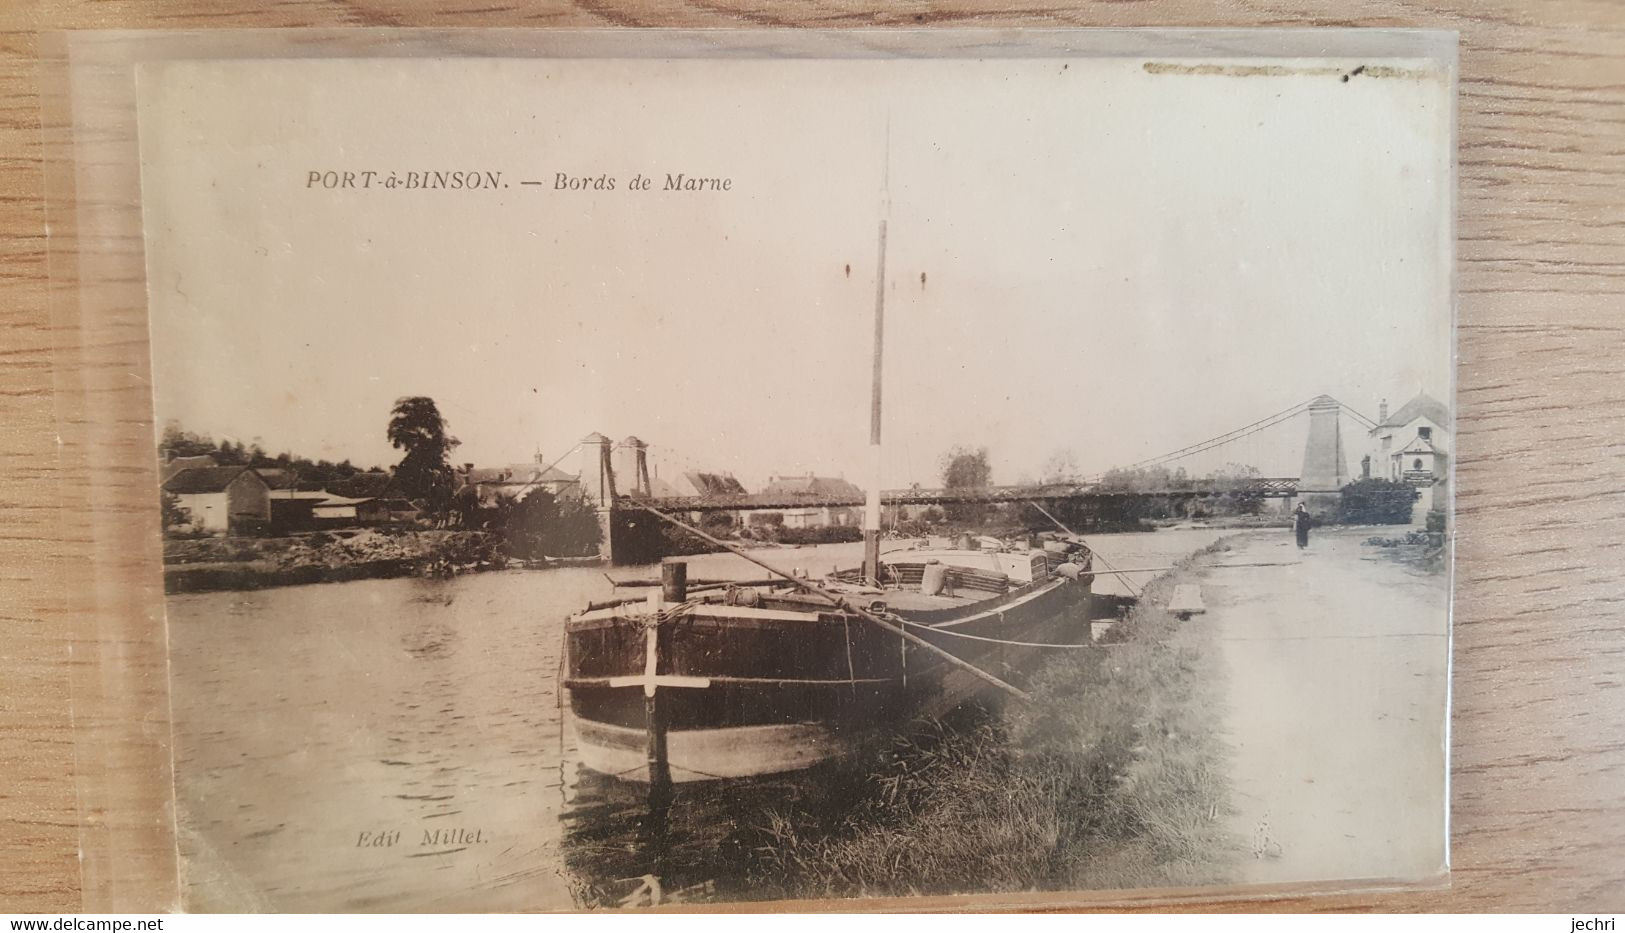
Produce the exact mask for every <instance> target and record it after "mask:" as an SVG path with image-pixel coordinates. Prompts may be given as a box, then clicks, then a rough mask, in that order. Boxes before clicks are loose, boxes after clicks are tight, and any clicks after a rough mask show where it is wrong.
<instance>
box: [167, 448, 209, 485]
mask: <svg viewBox="0 0 1625 933" xmlns="http://www.w3.org/2000/svg"><path fill="white" fill-rule="evenodd" d="M219 465H220V461H218V460H216V459H214V458H213V457H211V456H209V455H208V454H199V455H198V456H196V457H176V458H174V459H173V460H168V461H166V462H164V463H161V464H159V465H158V475H159V477H160V479H161V480H162V481H163V482H166V483H167V482H169V480H170V478H171V477H173V476H174V475H175V474H177V473H179V472H181V471H182V470H190V469H193V468H194V467H212V466H219Z"/></svg>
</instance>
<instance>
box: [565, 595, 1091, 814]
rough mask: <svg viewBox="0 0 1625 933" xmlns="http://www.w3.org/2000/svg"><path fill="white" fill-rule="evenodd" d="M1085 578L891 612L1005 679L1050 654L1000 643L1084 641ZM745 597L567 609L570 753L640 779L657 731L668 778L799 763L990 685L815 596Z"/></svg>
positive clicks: (846, 749)
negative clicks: (949, 606)
mask: <svg viewBox="0 0 1625 933" xmlns="http://www.w3.org/2000/svg"><path fill="white" fill-rule="evenodd" d="M1090 582H1091V580H1090V578H1088V577H1084V578H1082V579H1067V578H1064V577H1060V576H1048V577H1046V578H1045V579H1042V580H1039V581H1037V582H1033V583H1029V584H1026V585H1023V586H1020V587H1017V588H1016V589H1013V590H1011V591H1010V592H1008V593H1007V594H1004V595H1001V596H998V597H997V598H993V599H987V600H983V601H979V602H975V603H971V604H968V605H966V606H963V607H960V608H956V609H953V610H935V611H923V612H913V613H907V612H901V611H899V612H895V613H894V614H893V618H894V619H896V618H900V619H904V620H906V621H908V622H912V623H914V626H911V627H910V631H911V632H912V633H913V634H916V635H919V636H920V637H922V638H924V639H926V640H927V641H930V642H931V643H932V644H934V645H937V646H939V647H941V648H943V649H945V650H947V651H949V652H951V653H953V654H954V655H956V656H958V657H959V658H962V659H964V660H966V661H969V662H970V663H972V664H974V665H976V666H977V667H979V668H981V669H983V670H985V671H988V672H989V673H992V674H994V675H995V676H999V677H1006V678H1007V677H1008V676H1010V674H1011V673H1012V672H1019V671H1030V670H1031V669H1032V668H1033V667H1034V666H1035V665H1036V663H1037V662H1038V661H1039V660H1040V659H1041V658H1042V657H1044V656H1047V655H1052V654H1053V653H1054V651H1053V649H1044V648H1035V647H1029V646H1022V645H1012V644H1009V642H1032V643H1043V644H1056V643H1060V644H1078V643H1081V642H1086V641H1087V640H1088V620H1089V616H1090V613H1089V611H1088V608H1089V606H1088V603H1089V600H1090V598H1091V595H1090ZM750 601H751V602H754V603H756V604H755V605H727V604H726V603H724V602H721V601H718V602H714V603H712V602H705V603H686V604H683V605H682V606H681V607H673V606H671V605H669V604H668V605H665V606H659V605H658V604H656V603H649V604H643V603H639V604H634V605H631V606H623V607H616V608H613V609H602V610H597V611H593V612H586V613H582V614H581V615H578V616H576V617H575V618H573V619H571V620H570V621H569V622H568V623H567V625H566V633H565V645H566V652H567V654H566V662H565V663H566V672H567V676H566V680H565V686H566V687H567V688H568V689H569V691H570V708H571V712H572V714H573V716H572V720H573V723H574V727H575V733H576V745H577V749H578V752H579V754H580V756H581V760H582V763H583V764H585V765H586V766H587V767H588V768H591V769H592V770H595V771H599V772H601V773H604V774H608V775H612V776H614V777H617V778H620V779H622V780H631V781H649V780H650V772H651V762H652V761H654V760H655V759H656V757H657V756H656V753H655V750H654V743H655V741H656V733H657V732H658V741H659V743H660V745H661V746H662V748H661V751H660V755H659V757H660V758H661V759H662V760H663V761H664V762H665V763H666V767H667V769H668V770H669V776H670V780H672V781H674V782H684V781H700V780H710V779H718V778H738V777H750V776H757V775H766V774H776V773H782V772H788V771H795V770H800V769H803V768H808V767H811V766H813V765H816V764H819V763H821V762H824V761H828V760H830V759H834V758H838V757H841V756H844V755H846V754H848V753H850V752H852V751H854V750H855V749H857V748H859V747H861V745H862V744H863V743H865V742H866V741H868V740H870V739H871V738H872V737H873V736H874V735H875V734H876V733H877V732H883V731H889V730H895V729H896V728H897V726H898V725H899V724H901V723H902V722H904V721H906V720H907V719H909V718H910V717H913V716H918V715H936V714H940V713H942V712H945V711H947V710H948V709H951V708H952V707H954V706H955V705H957V704H959V703H961V702H963V701H964V700H966V699H968V698H970V697H971V696H973V695H976V694H978V693H981V692H983V691H985V690H987V689H988V685H987V683H986V682H985V681H983V680H981V679H980V678H978V677H976V676H975V675H974V674H973V673H971V672H969V671H966V670H963V669H961V668H958V667H955V666H953V665H950V664H949V663H948V662H946V661H944V660H943V659H942V658H941V657H940V656H938V655H936V654H935V653H933V652H931V651H928V650H926V649H923V648H921V647H920V646H918V645H914V644H910V643H909V642H907V641H906V640H904V639H902V638H900V637H899V636H898V635H896V634H894V633H891V632H887V631H885V630H884V629H882V628H880V627H879V626H877V625H875V624H873V623H872V622H870V621H868V620H867V619H864V618H863V617H861V616H859V615H856V614H852V613H847V612H843V611H840V610H836V609H834V608H833V607H830V606H828V605H827V604H824V603H821V602H818V601H816V600H814V599H813V598H811V597H808V596H805V595H800V594H794V593H780V594H765V595H760V596H755V597H754V598H753V599H752V600H750ZM859 604H860V605H862V603H861V601H860V602H859ZM674 610H675V611H674ZM657 620H658V621H657ZM965 636H971V637H965ZM979 639H993V640H994V641H983V640H979ZM651 655H652V657H653V663H652V664H651V663H650V658H651Z"/></svg>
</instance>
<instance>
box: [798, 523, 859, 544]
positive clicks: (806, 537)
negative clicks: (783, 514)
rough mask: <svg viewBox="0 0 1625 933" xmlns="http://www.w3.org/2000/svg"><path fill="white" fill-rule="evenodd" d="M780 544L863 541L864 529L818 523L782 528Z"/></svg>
mask: <svg viewBox="0 0 1625 933" xmlns="http://www.w3.org/2000/svg"><path fill="white" fill-rule="evenodd" d="M778 540H779V543H780V544H839V543H844V542H849V541H862V540H863V529H861V528H858V527H857V526H855V525H818V526H814V527H812V528H780V529H779V534H778Z"/></svg>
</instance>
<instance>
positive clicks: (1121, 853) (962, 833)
mask: <svg viewBox="0 0 1625 933" xmlns="http://www.w3.org/2000/svg"><path fill="white" fill-rule="evenodd" d="M1227 549H1228V546H1227V545H1226V544H1225V542H1223V541H1220V542H1218V543H1216V544H1214V545H1213V546H1211V547H1209V548H1207V549H1205V550H1203V551H1200V552H1198V553H1197V554H1194V555H1192V556H1191V557H1189V558H1187V559H1185V560H1183V561H1181V562H1180V563H1179V564H1178V565H1177V566H1176V568H1175V569H1174V570H1172V571H1170V572H1169V573H1166V574H1164V575H1163V576H1161V577H1159V578H1158V579H1157V580H1155V581H1154V582H1153V583H1152V584H1151V585H1149V586H1148V587H1147V588H1146V590H1145V592H1144V596H1143V598H1142V600H1141V602H1140V604H1139V605H1138V606H1136V607H1135V609H1134V610H1133V611H1132V612H1131V614H1130V616H1129V617H1128V619H1127V620H1125V621H1124V622H1122V623H1120V624H1118V625H1117V626H1115V627H1113V629H1112V631H1111V632H1110V633H1109V635H1108V639H1107V641H1108V646H1103V647H1099V648H1095V649H1086V650H1073V651H1066V652H1063V653H1060V654H1059V656H1058V657H1056V658H1055V659H1054V660H1052V661H1051V662H1050V663H1049V664H1047V665H1046V666H1045V667H1044V668H1043V669H1042V670H1040V671H1039V672H1038V673H1037V675H1036V676H1035V678H1034V680H1033V683H1032V685H1031V693H1032V695H1033V699H1034V702H1033V703H1031V704H1011V705H1010V706H1009V707H1008V708H1007V709H1006V710H1005V712H1004V713H1002V714H994V713H988V712H985V711H979V710H968V711H962V713H961V714H960V715H958V716H956V718H953V719H950V720H945V721H933V722H924V723H919V724H916V727H915V728H914V730H913V731H912V732H911V733H910V734H908V735H906V736H903V737H901V738H899V739H898V740H897V741H895V742H894V743H893V744H892V745H891V746H890V747H888V748H885V749H881V750H879V751H878V752H876V753H875V758H874V760H873V761H871V762H869V763H868V764H869V767H868V768H867V769H860V770H862V771H866V772H867V775H866V776H865V777H864V778H861V779H859V780H857V781H855V782H854V784H853V786H852V792H853V794H854V795H855V797H856V801H855V803H854V804H853V806H851V808H850V809H848V810H846V811H845V812H844V813H843V814H842V815H841V816H840V817H839V818H838V819H837V820H835V821H834V825H830V823H831V820H830V819H829V817H828V816H827V815H825V814H820V813H818V812H816V811H814V810H811V809H808V808H805V807H798V806H796V805H795V804H787V805H782V806H778V807H774V808H771V809H768V810H766V811H764V813H763V818H762V820H761V822H760V824H759V827H758V830H757V836H758V838H756V839H755V840H754V845H753V847H752V851H753V858H752V863H753V867H752V871H751V879H750V880H751V882H752V886H753V888H755V889H757V890H759V891H760V892H761V894H760V895H759V896H783V897H803V898H811V897H855V896H863V895H888V894H890V895H901V894H951V893H969V892H988V893H1000V892H1017V891H1030V890H1034V889H1038V890H1069V889H1109V888H1130V887H1163V886H1186V885H1198V884H1214V883H1224V882H1227V881H1230V880H1232V876H1231V873H1230V871H1231V869H1230V866H1232V865H1233V864H1234V862H1235V859H1234V856H1235V854H1236V853H1237V852H1239V851H1240V848H1241V847H1240V843H1239V841H1238V840H1235V839H1234V838H1232V837H1231V836H1230V834H1229V833H1228V831H1227V830H1226V829H1225V818H1226V815H1227V810H1228V808H1229V788H1228V785H1227V783H1226V777H1225V775H1226V773H1227V768H1226V764H1225V754H1226V752H1225V749H1224V745H1223V743H1222V740H1221V739H1220V730H1221V728H1222V723H1221V718H1220V714H1219V711H1218V705H1219V702H1218V701H1219V698H1220V697H1221V696H1222V695H1223V694H1222V691H1221V689H1220V686H1221V685H1220V679H1221V678H1222V676H1223V675H1222V669H1221V668H1220V667H1219V663H1220V662H1219V659H1218V657H1217V652H1216V650H1215V644H1214V640H1213V634H1212V631H1211V629H1210V628H1209V627H1208V626H1207V625H1205V624H1203V622H1202V621H1201V619H1200V618H1197V619H1196V620H1193V621H1189V622H1181V621H1179V620H1178V619H1177V618H1175V617H1174V616H1173V615H1171V614H1170V613H1168V612H1167V611H1165V610H1164V609H1163V608H1162V607H1163V606H1165V605H1166V604H1167V600H1168V596H1169V595H1170V594H1171V593H1172V592H1173V587H1174V586H1175V585H1177V584H1179V583H1183V582H1190V581H1192V580H1194V579H1195V577H1196V575H1197V574H1198V573H1199V571H1200V569H1201V567H1202V566H1203V565H1205V564H1206V563H1209V562H1211V561H1212V560H1214V559H1215V556H1216V555H1218V554H1220V553H1222V552H1223V551H1225V550H1227Z"/></svg>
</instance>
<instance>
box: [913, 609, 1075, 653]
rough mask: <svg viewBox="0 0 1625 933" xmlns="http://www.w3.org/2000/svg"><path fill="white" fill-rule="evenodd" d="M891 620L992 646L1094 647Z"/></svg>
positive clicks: (938, 633)
mask: <svg viewBox="0 0 1625 933" xmlns="http://www.w3.org/2000/svg"><path fill="white" fill-rule="evenodd" d="M891 620H892V621H893V622H896V623H897V624H899V625H906V626H908V627H909V628H916V629H924V630H925V631H927V632H932V633H934V634H937V635H951V636H953V637H954V638H967V639H969V640H971V641H985V642H988V643H989V644H994V645H1011V646H1013V647H1017V648H1093V647H1095V646H1094V645H1092V644H1081V645H1080V644H1051V643H1048V642H1040V641H1012V640H1010V639H1008V638H990V637H988V636H986V635H970V634H967V633H965V632H955V631H953V630H951V629H945V628H932V627H931V626H929V625H922V624H920V623H919V622H910V621H908V620H907V619H903V618H899V617H897V616H892V617H891Z"/></svg>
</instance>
